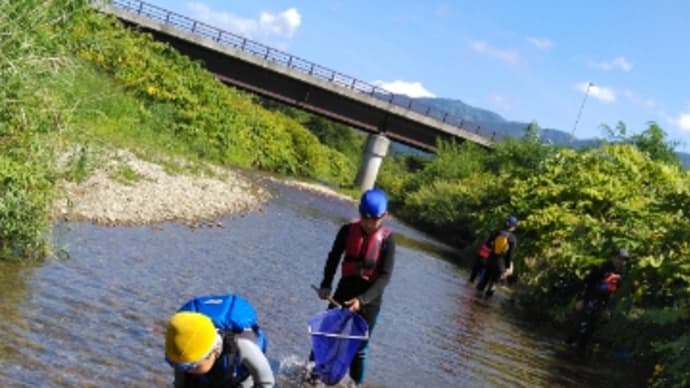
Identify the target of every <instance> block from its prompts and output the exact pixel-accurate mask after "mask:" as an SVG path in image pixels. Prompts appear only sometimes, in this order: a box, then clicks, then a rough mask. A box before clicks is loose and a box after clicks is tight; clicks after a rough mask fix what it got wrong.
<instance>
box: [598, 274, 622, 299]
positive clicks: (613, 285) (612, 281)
mask: <svg viewBox="0 0 690 388" xmlns="http://www.w3.org/2000/svg"><path fill="white" fill-rule="evenodd" d="M620 281H621V275H619V274H617V273H615V272H610V273H607V274H606V275H604V279H603V280H602V281H601V283H599V290H601V291H603V292H606V293H608V294H613V293H614V292H616V290H618V284H619V283H620Z"/></svg>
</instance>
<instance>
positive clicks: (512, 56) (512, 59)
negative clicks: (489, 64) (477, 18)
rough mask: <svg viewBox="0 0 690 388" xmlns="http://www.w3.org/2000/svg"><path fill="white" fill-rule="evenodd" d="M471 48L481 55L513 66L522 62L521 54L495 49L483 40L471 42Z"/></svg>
mask: <svg viewBox="0 0 690 388" xmlns="http://www.w3.org/2000/svg"><path fill="white" fill-rule="evenodd" d="M470 48H471V49H472V50H474V51H476V52H478V53H480V54H484V55H488V56H490V57H493V58H496V59H499V60H501V61H503V62H508V63H511V64H516V63H518V62H520V54H519V53H518V52H517V51H515V50H501V49H497V48H495V47H491V45H490V44H489V43H487V42H486V41H483V40H475V41H472V42H470Z"/></svg>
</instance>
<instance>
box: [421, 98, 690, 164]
mask: <svg viewBox="0 0 690 388" xmlns="http://www.w3.org/2000/svg"><path fill="white" fill-rule="evenodd" d="M415 100H416V101H419V102H420V103H422V104H424V105H428V106H430V107H432V108H436V109H438V110H442V111H444V112H448V113H449V114H450V115H452V116H456V117H459V118H462V119H463V120H465V121H468V122H471V123H473V124H477V125H480V126H481V127H482V128H486V129H489V130H492V131H496V134H497V137H499V138H501V137H505V136H508V137H515V138H519V137H522V135H523V134H524V131H525V128H527V126H528V125H529V123H523V122H519V121H509V120H506V119H504V118H503V117H502V116H501V115H499V114H497V113H495V112H492V111H490V110H487V109H482V108H476V107H473V106H471V105H468V104H465V103H464V102H462V101H460V100H453V99H449V98H429V97H423V98H415ZM541 138H542V140H544V141H545V142H550V143H553V144H560V145H567V146H571V147H573V148H580V147H586V146H591V145H594V144H597V143H599V142H601V141H602V140H601V139H596V138H593V139H577V138H575V137H573V136H572V135H571V134H570V133H568V132H566V131H562V130H560V129H554V128H541ZM677 154H678V156H679V157H680V159H681V161H682V162H683V165H684V166H685V167H686V168H690V154H688V153H684V152H677Z"/></svg>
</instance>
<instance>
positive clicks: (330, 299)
mask: <svg viewBox="0 0 690 388" xmlns="http://www.w3.org/2000/svg"><path fill="white" fill-rule="evenodd" d="M311 288H312V289H313V290H314V291H316V293H317V294H318V293H319V287H316V286H315V285H313V284H312V285H311ZM326 300H328V301H329V302H330V303H332V304H334V305H336V306H337V307H338V308H342V307H343V306H342V305H341V304H340V303H338V302H336V300H335V299H333V297H332V296H330V295H329V296H328V298H326Z"/></svg>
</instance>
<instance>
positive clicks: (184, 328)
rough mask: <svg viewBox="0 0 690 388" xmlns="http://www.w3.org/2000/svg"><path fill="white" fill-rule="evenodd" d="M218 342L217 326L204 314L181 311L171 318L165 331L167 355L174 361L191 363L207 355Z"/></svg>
mask: <svg viewBox="0 0 690 388" xmlns="http://www.w3.org/2000/svg"><path fill="white" fill-rule="evenodd" d="M215 343H216V327H215V326H214V325H213V321H211V318H209V317H207V316H206V315H204V314H200V313H195V312H191V311H181V312H178V313H176V314H175V315H173V316H172V318H170V321H169V322H168V329H167V331H166V332H165V356H166V358H167V359H168V360H169V361H171V362H174V363H191V362H198V361H201V360H202V359H203V358H204V357H206V356H207V355H208V354H209V353H210V352H211V350H213V346H214V345H215Z"/></svg>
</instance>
